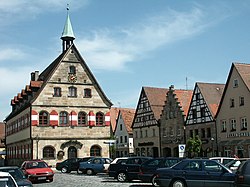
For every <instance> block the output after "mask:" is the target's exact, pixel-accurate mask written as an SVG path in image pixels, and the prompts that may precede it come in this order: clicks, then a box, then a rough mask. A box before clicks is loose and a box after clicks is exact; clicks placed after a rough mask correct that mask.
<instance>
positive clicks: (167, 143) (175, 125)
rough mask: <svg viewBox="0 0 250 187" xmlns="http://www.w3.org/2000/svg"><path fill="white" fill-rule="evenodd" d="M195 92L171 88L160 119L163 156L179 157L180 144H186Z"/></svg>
mask: <svg viewBox="0 0 250 187" xmlns="http://www.w3.org/2000/svg"><path fill="white" fill-rule="evenodd" d="M192 93H193V90H180V89H174V86H173V85H172V86H170V87H169V91H168V92H167V94H166V99H165V105H164V106H163V109H162V114H161V118H160V140H161V146H160V147H161V156H163V157H171V156H172V157H179V150H178V145H179V144H185V143H186V142H185V133H184V130H185V129H184V127H185V119H186V116H187V111H188V107H189V105H190V102H191V98H192Z"/></svg>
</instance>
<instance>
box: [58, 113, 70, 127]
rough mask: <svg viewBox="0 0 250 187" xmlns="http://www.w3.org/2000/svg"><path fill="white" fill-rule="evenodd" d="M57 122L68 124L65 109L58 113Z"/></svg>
mask: <svg viewBox="0 0 250 187" xmlns="http://www.w3.org/2000/svg"><path fill="white" fill-rule="evenodd" d="M59 124H60V125H68V124H69V115H68V113H67V112H66V111H62V112H60V114H59Z"/></svg>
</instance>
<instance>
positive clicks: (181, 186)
mask: <svg viewBox="0 0 250 187" xmlns="http://www.w3.org/2000/svg"><path fill="white" fill-rule="evenodd" d="M172 187H186V185H185V183H184V182H183V181H182V180H175V181H173V183H172Z"/></svg>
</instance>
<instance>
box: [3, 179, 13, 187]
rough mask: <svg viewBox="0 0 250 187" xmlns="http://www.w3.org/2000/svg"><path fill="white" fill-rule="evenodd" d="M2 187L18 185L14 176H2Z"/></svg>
mask: <svg viewBox="0 0 250 187" xmlns="http://www.w3.org/2000/svg"><path fill="white" fill-rule="evenodd" d="M0 187H16V185H15V183H14V181H13V180H12V178H10V177H0Z"/></svg>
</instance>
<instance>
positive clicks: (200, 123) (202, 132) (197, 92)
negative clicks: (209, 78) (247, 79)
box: [185, 82, 225, 157]
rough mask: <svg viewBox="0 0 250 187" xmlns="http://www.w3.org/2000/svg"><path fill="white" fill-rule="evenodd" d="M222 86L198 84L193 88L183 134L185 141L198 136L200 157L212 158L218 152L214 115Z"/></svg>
mask: <svg viewBox="0 0 250 187" xmlns="http://www.w3.org/2000/svg"><path fill="white" fill-rule="evenodd" d="M224 86H225V85H224V84H217V83H201V82H198V83H196V84H195V87H194V91H193V96H192V101H191V104H190V107H189V110H188V114H187V118H186V126H185V132H186V140H188V138H190V137H195V136H197V135H198V136H199V138H200V139H201V141H202V149H201V156H205V157H208V156H214V155H216V151H217V150H218V149H217V147H216V145H217V144H216V143H217V134H216V122H215V115H216V112H217V110H218V107H219V103H220V99H221V96H222V93H223V90H224Z"/></svg>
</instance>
